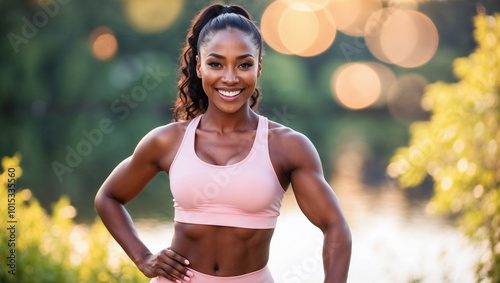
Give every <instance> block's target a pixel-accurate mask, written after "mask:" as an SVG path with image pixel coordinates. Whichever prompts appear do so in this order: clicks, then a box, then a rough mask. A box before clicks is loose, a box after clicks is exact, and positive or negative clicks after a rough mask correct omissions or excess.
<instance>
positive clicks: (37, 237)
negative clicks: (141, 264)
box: [0, 154, 147, 283]
mask: <svg viewBox="0 0 500 283" xmlns="http://www.w3.org/2000/svg"><path fill="white" fill-rule="evenodd" d="M19 161H20V155H19V154H16V155H15V156H13V157H12V158H9V157H4V158H3V159H2V167H3V173H2V175H1V176H0V202H1V203H4V204H5V203H7V200H8V199H15V206H14V205H12V206H11V207H10V209H9V207H8V206H5V205H2V206H0V214H1V215H5V216H7V215H10V213H12V214H13V218H12V219H11V221H16V222H12V223H8V224H7V225H8V227H11V226H9V225H14V226H15V231H14V230H12V234H11V230H8V229H2V231H1V232H0V242H1V243H2V245H0V255H1V257H0V258H1V260H0V282H23V283H31V282H50V283H52V282H67V283H71V282H145V281H147V279H146V277H145V276H144V275H142V273H141V272H140V271H139V270H138V269H137V268H136V267H135V265H133V264H132V262H131V261H130V260H129V259H128V258H126V257H124V256H123V253H122V256H120V257H118V258H115V257H111V254H110V249H109V244H110V243H111V241H112V239H111V237H110V234H109V233H108V232H107V230H106V228H105V227H104V225H103V224H102V223H101V222H100V220H96V221H95V222H94V224H93V225H92V227H91V228H90V230H89V229H88V228H87V227H86V226H84V225H75V223H74V222H73V220H72V219H73V218H74V216H75V214H76V210H75V208H74V207H73V206H71V204H70V201H69V199H68V198H67V197H61V199H60V200H59V201H58V202H57V203H56V204H54V206H53V209H52V210H53V212H52V215H48V214H47V212H46V211H45V210H44V209H43V208H42V207H41V206H40V204H39V202H38V201H37V200H36V199H35V198H34V197H32V196H31V191H30V190H28V189H24V190H19V189H16V191H17V193H16V194H15V197H14V196H12V195H8V193H11V192H12V191H11V192H9V191H8V189H7V188H8V184H12V183H14V182H13V180H16V183H17V179H18V178H19V177H20V176H21V175H22V169H21V168H20V167H19ZM9 168H14V172H15V173H14V174H15V177H13V176H10V177H9V176H8V173H9V170H8V169H9ZM11 171H12V170H11ZM9 179H10V181H9ZM9 188H12V186H10V187H9ZM9 240H10V241H9ZM7 243H9V244H10V245H8V244H7ZM13 250H15V252H12V251H13ZM11 254H14V256H15V263H14V265H9V263H12V261H11V260H10V259H8V258H7V257H9V256H10V255H11ZM11 270H12V271H11ZM9 271H11V273H9ZM12 273H14V274H12Z"/></svg>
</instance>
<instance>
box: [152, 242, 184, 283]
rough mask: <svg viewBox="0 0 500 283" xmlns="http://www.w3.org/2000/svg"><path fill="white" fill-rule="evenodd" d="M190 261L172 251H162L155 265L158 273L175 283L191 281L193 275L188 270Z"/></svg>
mask: <svg viewBox="0 0 500 283" xmlns="http://www.w3.org/2000/svg"><path fill="white" fill-rule="evenodd" d="M188 264H189V261H188V260H187V259H186V258H185V257H183V256H181V255H179V254H178V253H176V252H174V251H173V250H171V249H165V250H162V251H161V252H160V253H159V254H158V257H157V260H156V262H155V264H154V268H155V270H156V273H157V274H158V275H160V276H163V277H165V278H167V279H169V280H170V281H173V282H179V283H180V282H181V281H180V280H179V279H181V280H184V281H190V280H191V279H190V277H192V276H193V273H192V272H191V271H189V270H188V269H187V268H186V265H188Z"/></svg>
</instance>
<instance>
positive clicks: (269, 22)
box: [260, 1, 292, 55]
mask: <svg viewBox="0 0 500 283" xmlns="http://www.w3.org/2000/svg"><path fill="white" fill-rule="evenodd" d="M287 7H288V4H287V3H286V2H284V1H283V2H282V1H275V2H272V3H271V4H270V5H269V6H267V8H266V10H265V11H264V13H263V14H262V19H261V21H260V29H261V31H262V36H263V37H264V40H265V41H266V43H267V44H268V45H269V46H270V47H271V48H272V49H274V50H276V51H278V52H280V53H282V54H287V55H288V54H292V52H290V51H289V50H288V49H287V48H286V47H285V45H284V44H283V42H281V39H280V32H279V25H280V19H281V15H282V14H283V12H284V11H285V10H286V8H287Z"/></svg>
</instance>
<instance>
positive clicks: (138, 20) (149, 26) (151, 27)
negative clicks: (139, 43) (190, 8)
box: [124, 0, 184, 33]
mask: <svg viewBox="0 0 500 283" xmlns="http://www.w3.org/2000/svg"><path fill="white" fill-rule="evenodd" d="M183 6H184V1H183V0H125V3H124V8H125V15H126V18H127V20H128V21H129V23H130V24H131V25H132V27H134V28H135V29H136V30H138V31H140V32H143V33H156V32H161V31H163V30H165V29H166V28H168V27H169V26H170V25H172V23H173V22H174V21H175V20H176V19H177V17H178V16H179V14H180V12H181V10H182V7H183Z"/></svg>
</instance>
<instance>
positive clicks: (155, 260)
mask: <svg viewBox="0 0 500 283" xmlns="http://www.w3.org/2000/svg"><path fill="white" fill-rule="evenodd" d="M164 133H165V129H163V130H161V129H156V130H153V131H152V132H150V133H149V134H148V135H146V136H145V137H144V138H143V139H142V140H141V142H139V144H138V145H137V147H136V149H135V151H134V153H133V155H132V156H130V157H128V158H127V159H125V160H124V161H122V162H121V163H120V164H119V165H118V166H117V167H116V168H115V169H114V170H113V172H112V173H111V174H110V175H109V177H108V178H107V179H106V181H105V182H104V183H103V184H102V186H101V188H100V189H99V191H98V193H97V195H96V197H95V207H96V210H97V213H98V214H99V216H100V217H101V219H102V221H103V223H104V225H105V226H106V228H107V229H108V231H109V232H110V233H111V235H112V236H113V238H115V240H116V241H117V242H118V244H120V246H121V247H122V248H123V250H124V251H125V252H126V253H127V255H128V256H129V257H130V259H131V260H132V261H133V262H134V263H135V264H136V265H137V266H138V267H139V269H140V270H141V271H142V272H143V273H144V274H145V275H146V276H148V277H154V276H157V275H163V276H165V277H167V278H169V279H172V278H173V277H171V275H170V274H168V273H167V272H164V269H168V270H167V271H168V272H170V273H172V274H175V275H176V276H177V277H179V278H180V276H183V275H184V274H186V271H187V270H185V268H184V266H182V264H185V263H184V261H185V259H184V258H182V257H180V256H179V255H177V254H175V253H174V252H173V251H171V250H168V249H166V250H163V251H161V252H160V253H159V254H157V255H155V256H153V254H152V253H151V252H150V251H149V249H148V248H147V247H146V246H145V245H144V243H143V242H142V241H141V240H140V239H139V237H138V235H137V232H136V230H135V228H134V225H133V222H132V219H131V217H130V215H129V214H128V212H127V210H126V209H125V207H124V205H125V204H126V203H128V202H130V201H131V200H132V199H134V198H135V197H136V196H137V195H138V194H139V193H140V192H141V191H142V190H143V189H144V187H145V186H146V185H147V183H149V181H151V179H152V178H153V177H154V176H155V175H156V174H157V173H158V172H160V171H161V168H160V165H159V158H160V157H162V156H164V155H165V154H168V152H169V150H170V148H169V147H170V146H169V145H170V144H172V142H171V141H170V140H169V139H168V135H166V138H165V134H164ZM171 258H174V259H176V260H177V261H179V262H182V264H176V263H172V265H174V267H176V269H178V271H179V272H176V271H174V270H173V269H174V268H172V266H171V265H168V266H166V265H164V264H165V263H171V261H172V260H171ZM181 272H184V274H181ZM169 276H170V277H169Z"/></svg>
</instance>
